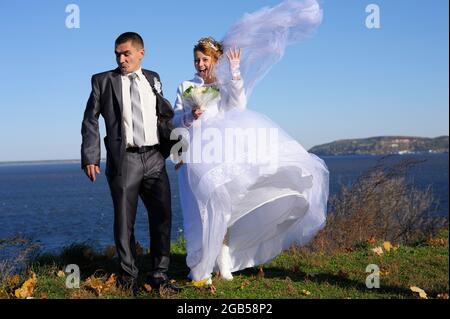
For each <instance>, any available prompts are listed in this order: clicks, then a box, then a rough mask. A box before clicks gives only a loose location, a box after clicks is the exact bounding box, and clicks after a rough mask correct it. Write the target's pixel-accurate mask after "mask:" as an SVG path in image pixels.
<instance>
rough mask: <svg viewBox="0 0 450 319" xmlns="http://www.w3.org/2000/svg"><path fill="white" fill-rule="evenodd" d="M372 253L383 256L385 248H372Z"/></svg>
mask: <svg viewBox="0 0 450 319" xmlns="http://www.w3.org/2000/svg"><path fill="white" fill-rule="evenodd" d="M372 251H373V252H374V253H375V254H376V255H378V256H381V255H382V254H383V248H381V247H376V248H372Z"/></svg>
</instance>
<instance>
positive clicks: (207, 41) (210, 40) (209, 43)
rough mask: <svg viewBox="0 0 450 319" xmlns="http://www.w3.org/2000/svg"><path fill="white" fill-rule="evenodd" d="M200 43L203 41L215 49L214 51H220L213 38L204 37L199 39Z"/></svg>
mask: <svg viewBox="0 0 450 319" xmlns="http://www.w3.org/2000/svg"><path fill="white" fill-rule="evenodd" d="M198 43H202V44H207V45H208V46H209V47H210V48H211V49H213V50H214V51H219V49H218V48H217V46H215V45H214V44H213V40H212V39H210V38H204V39H201V40H200V41H198Z"/></svg>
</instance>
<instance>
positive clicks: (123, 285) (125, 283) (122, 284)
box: [117, 275, 140, 297]
mask: <svg viewBox="0 0 450 319" xmlns="http://www.w3.org/2000/svg"><path fill="white" fill-rule="evenodd" d="M117 286H118V287H119V288H120V289H122V290H125V291H129V292H130V294H132V295H133V297H136V296H137V295H139V292H140V291H139V287H138V284H137V279H136V278H134V277H131V276H127V275H122V276H119V278H118V279H117Z"/></svg>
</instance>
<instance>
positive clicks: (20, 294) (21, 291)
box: [14, 272, 37, 299]
mask: <svg viewBox="0 0 450 319" xmlns="http://www.w3.org/2000/svg"><path fill="white" fill-rule="evenodd" d="M36 283H37V277H36V274H35V273H34V272H32V273H31V278H29V279H28V280H27V281H25V282H24V283H23V285H22V287H21V288H18V289H16V291H15V293H14V295H15V296H16V297H17V298H21V299H25V298H29V297H32V296H33V292H34V288H35V287H36Z"/></svg>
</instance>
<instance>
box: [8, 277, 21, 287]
mask: <svg viewBox="0 0 450 319" xmlns="http://www.w3.org/2000/svg"><path fill="white" fill-rule="evenodd" d="M19 283H20V276H19V275H14V276H11V277H8V278H7V279H6V286H7V287H9V288H15V287H17V286H18V285H19Z"/></svg>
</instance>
